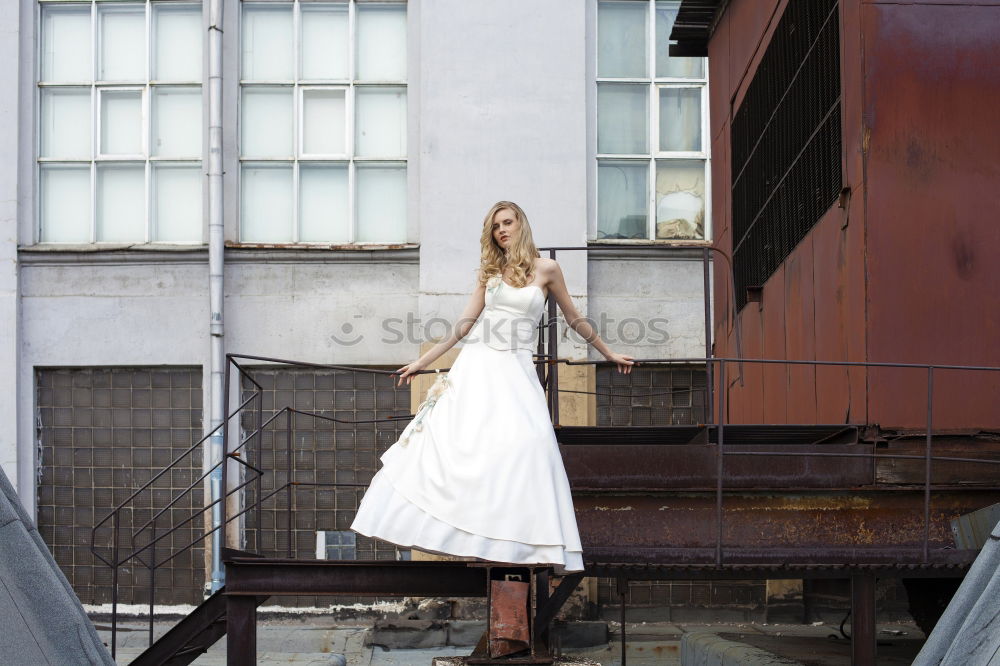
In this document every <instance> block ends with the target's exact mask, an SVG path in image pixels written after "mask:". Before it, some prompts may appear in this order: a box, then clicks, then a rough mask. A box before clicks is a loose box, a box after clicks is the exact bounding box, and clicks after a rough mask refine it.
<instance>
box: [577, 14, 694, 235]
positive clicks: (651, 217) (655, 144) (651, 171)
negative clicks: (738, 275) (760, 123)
mask: <svg viewBox="0 0 1000 666" xmlns="http://www.w3.org/2000/svg"><path fill="white" fill-rule="evenodd" d="M657 1H658V0H596V2H595V6H594V16H595V22H594V36H595V38H594V46H595V51H596V50H597V45H598V44H599V43H600V42H599V35H598V34H597V32H598V31H599V30H600V20H599V18H597V17H598V15H599V12H600V6H601V5H602V4H612V3H614V2H621V3H623V4H638V3H639V2H645V3H646V4H647V13H646V67H647V70H646V71H647V74H648V75H647V76H645V77H606V76H600V75H598V74H597V72H598V71H599V68H600V63H599V62H598V61H597V60H598V58H599V55H598V56H597V57H596V58H595V60H594V63H595V70H594V73H595V83H594V104H595V106H594V117H595V118H596V117H597V112H598V109H597V104H598V102H597V100H598V93H599V89H600V85H601V84H603V83H623V84H634V85H644V86H646V91H647V99H646V102H647V105H648V109H647V114H648V115H647V118H648V127H647V130H648V133H649V136H648V141H649V144H648V145H649V151H648V152H647V153H601V152H596V160H595V163H596V166H595V169H596V171H595V178H594V183H595V187H594V193H593V210H594V211H595V216H596V215H599V212H598V211H599V210H600V207H599V201H598V198H599V192H600V186H599V184H598V182H597V181H598V179H599V178H600V169H599V168H598V167H599V166H600V164H601V163H602V162H618V163H630V164H641V163H643V162H645V163H646V165H647V173H646V238H645V239H638V238H636V239H632V238H598V237H597V234H598V233H599V229H600V220H598V219H595V225H594V231H595V236H594V238H593V239H591V241H590V242H594V243H609V244H615V243H618V244H629V243H632V244H636V243H650V242H652V243H663V244H672V245H679V244H683V245H689V244H692V243H694V244H706V245H707V244H710V243H711V239H712V179H711V173H712V165H711V137H710V136H709V132H710V123H709V117H708V103H709V90H708V86H709V83H708V59H707V58H703V59H702V60H703V61H704V62H703V69H702V74H703V76H702V77H701V78H683V77H666V76H656V39H664V40H665V39H667V37H668V35H657V34H656V3H657ZM677 4H678V5H679V4H680V0H677ZM661 88H700V89H701V145H702V149H701V150H696V151H661V150H660V89H661ZM599 126H600V124H599V122H595V123H594V132H595V135H594V146H595V151H596V150H597V149H596V146H597V145H598V142H597V137H596V132H597V131H598V128H599ZM671 160H677V161H684V160H702V161H704V163H705V225H704V238H697V239H694V238H693V239H678V238H664V239H657V238H656V167H657V164H658V163H660V162H667V161H671Z"/></svg>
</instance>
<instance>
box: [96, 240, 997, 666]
mask: <svg viewBox="0 0 1000 666" xmlns="http://www.w3.org/2000/svg"><path fill="white" fill-rule="evenodd" d="M654 247H660V248H662V246H654ZM696 247H697V248H698V249H700V250H701V255H702V258H701V261H702V263H703V266H704V271H703V272H704V286H705V294H706V298H705V300H706V306H705V316H706V331H705V332H706V356H705V357H692V358H640V359H636V363H637V364H638V365H646V366H652V365H671V364H681V365H692V364H698V365H699V366H700V365H702V364H703V365H704V366H705V368H706V388H705V392H706V396H707V399H706V401H705V407H706V414H705V422H706V424H708V425H712V426H714V427H715V428H716V429H717V443H716V445H715V446H716V447H717V448H716V454H717V460H716V479H717V481H716V488H715V494H716V511H715V519H716V544H715V562H716V564H717V565H719V566H721V565H723V564H724V560H725V548H724V543H723V526H724V520H725V515H724V502H723V499H724V495H725V492H726V488H725V482H724V479H725V460H726V457H727V456H805V457H808V456H815V457H826V456H831V457H847V458H851V457H866V458H871V459H873V460H874V459H879V458H888V459H892V458H895V459H909V460H913V459H920V460H923V461H924V484H923V487H924V535H923V547H922V550H923V561H924V562H927V561H928V559H929V556H930V549H929V543H930V524H931V521H930V507H931V490H932V483H931V471H932V464H933V463H936V462H955V463H970V464H976V463H979V464H1000V461H995V460H988V459H979V458H965V457H954V456H935V455H934V454H933V433H932V426H933V403H934V377H935V372H941V371H945V370H947V371H962V372H990V373H992V372H1000V368H998V367H991V366H957V365H940V364H934V365H931V364H912V363H877V362H862V361H813V360H792V361H789V360H783V359H751V358H743V357H742V356H741V355H740V351H739V330H738V326H739V318H738V317H736V316H735V313H733V318H732V320H731V321H732V326H733V327H734V330H735V332H736V340H737V356H736V357H732V358H718V357H711V353H710V352H711V328H710V324H709V322H710V321H711V318H710V310H709V307H710V304H709V299H708V291H709V265H710V261H709V253H710V252H711V251H716V250H715V249H714V248H707V247H705V246H703V245H698V246H696ZM543 249H544V250H546V251H548V252H549V255H550V256H553V257H554V256H555V253H556V251H557V250H580V249H585V248H575V247H574V248H543ZM719 256H722V257H723V258H724V259H726V260H727V261H728V258H727V257H726V256H725V255H724V254H722V253H719ZM729 273H730V275H731V271H729ZM547 300H548V303H547V308H546V314H547V316H546V317H545V318H544V319H543V321H541V322H540V323H539V328H540V335H539V348H538V353H537V354H536V355H535V357H536V361H535V362H536V363H537V364H538V365H539V379H540V381H541V382H542V384H543V386H544V388H545V390H546V395H547V402H548V405H549V409H550V414H551V416H552V420H553V423H554V424H558V423H559V395H560V393H588V392H586V391H574V390H570V389H561V388H560V387H559V380H558V369H559V366H560V365H562V364H567V365H582V364H597V363H606V362H605V361H577V360H570V359H564V358H560V357H559V354H558V335H556V326H557V320H556V310H555V302H554V300H553V299H552V298H551V297H549V298H548V299H547ZM246 363H254V364H260V365H255V369H257V370H259V369H262V368H264V369H274V368H276V367H282V366H284V367H296V368H313V369H317V370H342V371H348V372H354V373H369V374H390V375H391V374H395V373H394V371H390V370H379V369H372V368H360V367H352V366H344V365H328V364H318V363H307V362H301V361H295V360H289V359H281V358H272V357H265V356H253V355H244V354H229V355H227V357H226V374H225V381H224V392H225V416H224V419H223V422H222V423H220V424H219V425H217V426H215V427H214V428H212V429H211V430H210V431H209V432H207V433H206V434H205V435H204V437H202V438H201V439H200V440H198V441H197V442H196V443H195V444H193V445H192V446H191V447H189V448H188V449H186V450H185V451H183V452H182V453H181V454H180V455H178V456H177V457H176V458H174V459H173V460H172V461H171V462H170V464H169V465H167V466H166V467H164V468H163V469H162V470H160V471H159V472H157V473H156V474H155V475H154V476H152V478H150V479H149V480H148V481H146V482H145V483H143V484H142V485H140V487H139V488H138V489H136V490H135V491H133V492H132V493H131V494H130V495H129V496H128V497H126V498H125V499H124V500H123V501H121V502H118V503H117V504H116V506H115V508H114V509H113V510H112V511H111V512H110V513H109V514H108V515H107V516H105V517H104V518H103V519H102V520H101V521H99V522H98V523H97V524H96V525H95V526H94V527H93V529H92V530H91V551H92V553H93V554H94V556H95V557H96V558H97V559H98V560H99V561H101V562H103V563H104V564H105V565H107V566H108V567H110V568H111V569H112V621H111V624H112V628H111V634H112V635H111V642H112V644H111V649H112V655H114V654H115V645H116V637H117V619H118V613H117V608H118V603H119V570H120V569H121V568H122V567H124V566H125V565H127V564H129V563H130V562H133V561H134V562H137V563H139V565H140V566H142V567H144V568H145V569H146V570H147V571H148V583H149V599H148V601H149V640H150V643H152V640H153V619H154V614H155V600H154V597H155V590H156V587H155V581H156V572H157V569H159V568H161V567H163V566H164V565H165V564H167V563H168V562H171V561H172V560H174V559H175V558H177V557H178V556H180V555H181V554H183V553H188V552H191V551H192V550H193V549H194V548H195V547H196V546H198V544H200V543H202V542H204V541H205V540H206V539H208V538H210V537H211V538H214V539H218V540H219V542H220V543H221V544H222V545H223V546H225V544H226V543H227V540H228V541H236V542H238V543H240V544H242V541H243V539H244V537H245V533H246V532H245V529H244V528H242V527H240V523H236V525H237V527H238V528H239V529H240V533H239V537H238V538H237V539H228V538H227V537H228V532H229V530H230V528H231V527H230V526H231V524H232V523H233V521H239V520H240V519H242V518H243V517H244V516H247V515H250V514H251V513H252V514H253V515H254V516H255V518H256V526H257V529H258V538H257V543H256V544H255V546H256V548H257V549H258V550H260V546H261V544H260V539H259V530H260V529H261V527H262V519H261V516H262V510H263V505H264V503H265V502H268V501H271V500H272V499H274V498H277V497H278V496H279V495H280V494H281V493H284V497H285V504H286V506H285V511H286V516H287V519H286V529H287V530H288V532H287V534H286V539H287V544H286V555H287V556H288V557H293V556H294V555H295V550H296V549H295V544H294V542H293V539H294V537H293V530H292V520H291V515H292V513H293V512H294V502H295V499H294V498H295V495H294V493H293V489H294V487H295V486H316V487H325V488H337V487H349V488H364V487H366V486H367V484H363V483H348V482H302V481H296V480H295V478H294V471H295V469H294V457H293V455H292V448H293V447H292V438H293V431H294V424H295V419H297V418H309V419H318V420H321V421H324V422H332V423H339V424H348V425H358V424H362V423H379V422H382V423H385V422H398V421H401V420H407V419H410V418H412V417H413V415H412V414H410V415H405V416H393V417H387V418H375V419H363V420H349V419H338V418H335V417H331V416H326V415H322V414H317V413H314V412H309V411H305V410H300V409H295V408H293V407H292V406H288V405H286V406H282V407H280V408H278V409H276V411H274V413H273V414H272V415H271V416H269V417H268V418H267V419H265V418H264V408H263V395H264V388H263V387H262V386H261V384H260V383H259V382H257V381H256V379H254V377H253V375H252V373H251V372H250V371H249V370H248V369H247V367H245V365H244V364H246ZM748 363H751V364H785V365H808V366H848V367H861V368H878V367H881V368H908V369H918V370H920V369H922V370H923V371H925V372H926V376H927V391H926V393H927V396H926V424H925V425H926V445H925V452H924V455H923V456H916V455H906V454H885V453H877V452H875V451H872V452H870V453H846V452H844V453H841V452H830V453H827V452H809V453H804V452H782V451H736V450H727V449H726V444H725V430H726V426H727V425H728V423H727V422H728V419H727V416H726V414H727V396H728V388H729V387H728V384H727V368H728V367H730V366H734V365H735V366H736V367H737V368H739V369H740V370H739V374H740V377H741V378H742V367H743V365H744V364H748ZM428 372H434V371H433V370H425V371H423V373H428ZM421 374H422V373H421ZM234 375H235V377H236V378H238V379H241V380H245V382H246V383H247V384H248V385H249V387H250V389H249V391H250V395H249V396H247V397H245V398H243V399H241V400H233V399H232V394H233V391H232V390H231V389H232V387H231V385H230V380H231V378H232V377H233V376H234ZM716 387H723V390H718V389H717V388H716ZM691 390H692V391H693V390H695V389H694V388H692V389H691ZM276 407H277V406H276ZM247 413H252V421H253V425H252V427H250V428H247V429H246V430H247V432H246V433H240V437H239V438H238V440H237V441H235V442H234V441H232V440H233V436H234V435H233V433H231V432H230V431H231V430H235V429H236V428H235V423H236V421H234V419H239V418H240V417H242V416H243V415H245V414H247ZM282 425H283V431H282V432H283V434H284V438H285V439H284V446H285V457H286V460H285V469H284V470H282V471H283V472H284V474H285V475H286V479H285V481H284V483H280V484H273V485H274V487H273V488H272V489H271V490H270V491H268V492H267V493H266V494H265V493H264V492H263V479H264V478H265V477H266V476H267V475H268V474H275V472H277V471H278V470H276V469H265V468H264V466H263V465H261V460H260V451H261V445H260V444H261V442H262V440H263V436H264V432H265V430H266V429H269V428H271V429H274V430H275V432H277V429H278V428H279V427H280V426H282ZM220 431H221V436H222V440H223V445H222V451H223V455H222V457H221V459H219V460H209V462H208V463H207V464H202V463H201V462H200V461H198V463H199V464H198V465H197V467H198V468H201V469H202V474H201V475H200V476H198V477H197V478H196V479H194V480H193V481H192V482H191V483H189V484H187V487H186V488H181V489H180V492H177V493H174V494H172V495H170V498H169V500H167V501H166V502H165V503H164V504H163V505H162V506H160V507H159V508H155V509H153V510H151V511H150V515H149V518H148V519H146V520H145V521H143V522H141V524H140V523H139V521H138V520H136V521H135V522H136V524H134V525H133V524H131V521H130V524H129V525H128V526H127V527H125V526H123V524H122V523H123V517H124V516H125V515H126V513H129V515H131V516H134V515H136V513H140V515H142V514H141V512H139V511H138V510H137V506H138V502H137V500H138V499H139V498H140V497H142V496H143V494H144V493H148V494H149V495H150V496H152V495H153V490H154V489H155V486H156V483H157V482H158V481H159V480H161V479H163V478H165V477H166V475H169V474H170V473H171V471H172V470H177V469H179V468H182V467H184V466H187V467H188V468H190V467H195V465H192V464H191V460H192V459H194V458H195V457H196V456H197V455H198V454H199V453H200V455H201V456H202V457H203V458H205V459H207V458H208V456H207V455H206V454H205V451H204V449H202V448H201V447H205V446H207V443H208V442H209V440H210V439H211V438H212V437H213V436H215V435H217V434H220ZM244 435H245V436H244ZM199 450H200V451H199ZM254 452H256V454H255V453H254ZM231 467H232V468H233V469H230V468H231ZM220 469H221V474H222V488H223V491H222V492H221V493H220V497H218V498H216V499H214V500H212V501H206V502H205V503H204V504H203V506H201V508H199V509H196V510H194V512H193V513H192V514H191V515H190V516H188V517H186V518H185V519H184V520H182V521H180V522H174V521H172V520H171V521H170V522H168V523H167V524H164V522H167V521H168V519H170V518H171V517H172V512H173V510H174V508H175V507H177V506H178V505H179V503H181V502H182V501H184V500H183V498H185V497H192V496H196V494H197V493H199V492H204V485H205V482H206V480H207V479H208V478H209V477H210V475H211V474H212V473H213V472H215V471H216V470H220ZM234 471H239V473H240V474H241V475H243V478H239V479H237V481H236V482H235V483H233V482H232V480H231V479H230V477H231V474H233V473H234ZM248 490H250V491H252V492H253V501H252V502H249V503H246V504H244V505H243V506H237V507H235V509H234V510H230V506H229V505H230V504H231V503H232V502H233V501H236V500H237V499H241V498H242V497H243V496H244V495H245V491H248ZM217 507H218V509H220V511H221V520H218V521H217V523H216V524H212V525H210V526H208V527H206V528H205V529H204V530H202V531H200V532H199V533H198V535H197V536H196V537H195V538H193V539H191V540H190V542H188V543H184V544H182V545H180V546H174V545H173V542H172V539H173V536H174V535H175V534H177V533H178V532H179V530H181V529H186V528H187V526H189V525H197V523H198V521H199V520H202V521H203V520H205V518H206V512H210V511H214V510H215V509H216V508H217ZM109 532H110V538H107V537H108V536H109V534H108V533H109ZM168 540H170V541H168ZM164 551H166V552H164ZM626 582H627V581H626Z"/></svg>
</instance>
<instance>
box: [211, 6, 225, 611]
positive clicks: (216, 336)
mask: <svg viewBox="0 0 1000 666" xmlns="http://www.w3.org/2000/svg"><path fill="white" fill-rule="evenodd" d="M223 1H224V0H209V3H208V117H209V122H208V290H209V311H210V316H211V321H210V323H209V326H210V332H211V335H210V340H211V346H212V349H211V364H212V367H211V375H210V391H209V392H210V396H211V398H210V400H211V405H210V409H211V413H210V419H211V421H210V423H211V428H213V429H214V428H216V427H217V426H219V424H221V423H222V421H223V418H224V415H225V399H226V396H224V395H223V373H224V372H225V371H226V359H225V346H224V340H225V338H224V337H223V332H224V330H225V328H224V325H223V319H222V308H223V302H222V301H223V266H224V254H223V253H224V251H225V242H226V238H225V233H224V230H223V220H222V34H223V33H222V5H223ZM223 427H228V426H223ZM222 447H223V438H222V429H221V428H220V429H219V430H218V431H217V432H216V433H215V434H214V435H212V437H211V439H210V444H209V461H210V463H209V464H210V465H214V464H216V463H218V462H219V461H221V460H223V455H224V452H223V450H222ZM222 464H226V463H225V462H223V463H222ZM210 487H211V497H212V501H213V502H217V503H216V504H215V505H213V507H212V527H213V528H214V529H215V532H214V533H213V535H212V574H211V583H210V585H209V588H210V591H211V592H212V593H215V592H217V591H218V590H219V588H221V587H222V585H223V583H224V578H225V572H224V571H223V569H222V546H223V544H222V540H221V535H222V532H221V526H222V516H223V502H225V501H226V500H225V492H224V491H223V488H222V465H219V467H218V468H217V469H216V470H215V471H213V472H212V474H211V476H210Z"/></svg>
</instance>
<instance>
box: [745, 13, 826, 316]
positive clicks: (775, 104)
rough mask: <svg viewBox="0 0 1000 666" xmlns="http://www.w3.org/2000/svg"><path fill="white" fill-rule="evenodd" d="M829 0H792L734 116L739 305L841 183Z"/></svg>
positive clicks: (778, 262)
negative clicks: (749, 289) (748, 290)
mask: <svg viewBox="0 0 1000 666" xmlns="http://www.w3.org/2000/svg"><path fill="white" fill-rule="evenodd" d="M837 12H838V7H837V2H836V0H822V1H817V0H792V1H791V2H789V4H788V6H787V8H786V9H785V13H784V14H783V15H782V17H781V20H780V22H779V23H778V27H777V29H776V30H775V33H774V36H773V37H772V39H771V43H770V44H769V45H768V47H767V51H766V52H765V53H764V57H763V58H762V60H761V63H760V66H759V67H758V68H757V72H756V73H755V74H754V78H753V81H752V82H751V83H750V87H749V89H748V90H747V94H746V96H745V97H744V99H743V103H742V104H741V105H740V108H739V110H738V111H737V112H736V115H735V117H734V119H733V127H732V169H733V171H732V184H733V185H732V201H733V248H734V249H733V270H734V272H735V282H736V303H737V307H738V308H742V307H743V306H744V305H746V303H747V289H748V288H755V287H761V286H763V284H764V282H766V281H767V279H768V278H769V277H770V276H771V275H772V274H773V273H774V272H775V271H776V270H777V269H778V267H779V266H780V265H781V263H782V262H783V261H784V260H785V258H786V257H787V256H788V255H789V254H790V253H791V252H792V250H793V249H794V248H795V246H796V245H798V243H799V241H801V240H802V239H803V238H804V237H805V235H806V234H807V233H808V232H809V230H810V229H812V227H813V226H814V225H815V224H816V222H817V221H818V220H819V219H820V217H821V216H822V215H823V214H824V213H825V212H826V211H827V210H828V209H829V208H830V206H831V205H832V204H833V203H834V202H835V201H836V200H837V197H838V196H839V194H840V191H841V189H842V174H841V164H840V155H841V131H840V104H841V97H840V27H839V20H838V13H837Z"/></svg>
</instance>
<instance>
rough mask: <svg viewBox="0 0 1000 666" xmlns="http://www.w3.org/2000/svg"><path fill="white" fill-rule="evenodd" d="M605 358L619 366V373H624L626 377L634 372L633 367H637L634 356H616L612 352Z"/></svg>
mask: <svg viewBox="0 0 1000 666" xmlns="http://www.w3.org/2000/svg"><path fill="white" fill-rule="evenodd" d="M605 358H607V359H608V360H609V361H611V362H612V363H616V364H617V365H618V372H624V373H625V374H626V375H627V374H630V373H631V372H632V366H633V365H635V361H633V360H632V359H634V358H635V357H634V356H628V355H626V354H616V353H615V352H611V353H610V354H608V355H607V356H606V357H605Z"/></svg>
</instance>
